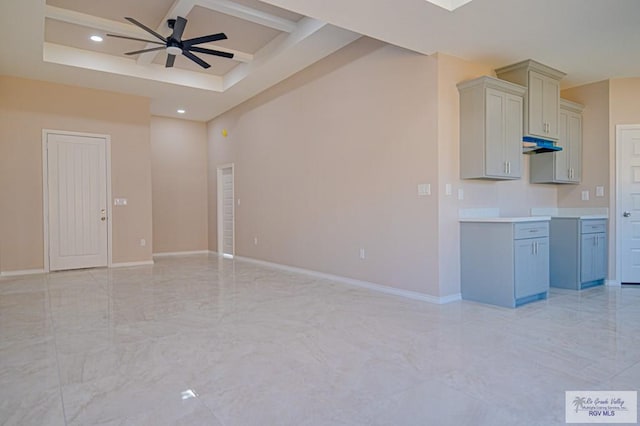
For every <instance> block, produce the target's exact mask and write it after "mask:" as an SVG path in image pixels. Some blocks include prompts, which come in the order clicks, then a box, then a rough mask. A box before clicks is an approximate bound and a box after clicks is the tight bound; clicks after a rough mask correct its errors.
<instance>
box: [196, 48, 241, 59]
mask: <svg viewBox="0 0 640 426" xmlns="http://www.w3.org/2000/svg"><path fill="white" fill-rule="evenodd" d="M185 49H186V48H185ZM188 49H189V50H190V51H192V52H198V53H206V54H208V55H216V56H221V57H223V58H233V53H229V52H221V51H220V50H212V49H205V48H204V47H197V46H193V47H189V48H188Z"/></svg>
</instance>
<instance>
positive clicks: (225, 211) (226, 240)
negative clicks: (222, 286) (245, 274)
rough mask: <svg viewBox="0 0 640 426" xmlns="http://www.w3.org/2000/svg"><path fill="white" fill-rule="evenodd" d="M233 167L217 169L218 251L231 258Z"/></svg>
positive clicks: (232, 244)
mask: <svg viewBox="0 0 640 426" xmlns="http://www.w3.org/2000/svg"><path fill="white" fill-rule="evenodd" d="M234 222H235V218H234V194H233V166H226V167H221V168H218V250H220V251H221V253H222V255H223V256H226V257H233V255H234V251H235V247H234Z"/></svg>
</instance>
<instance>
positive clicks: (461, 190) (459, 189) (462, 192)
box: [458, 188, 464, 200]
mask: <svg viewBox="0 0 640 426" xmlns="http://www.w3.org/2000/svg"><path fill="white" fill-rule="evenodd" d="M458 200H464V190H463V189H462V188H458Z"/></svg>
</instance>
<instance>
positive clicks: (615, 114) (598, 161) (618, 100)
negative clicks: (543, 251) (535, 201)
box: [558, 78, 640, 279]
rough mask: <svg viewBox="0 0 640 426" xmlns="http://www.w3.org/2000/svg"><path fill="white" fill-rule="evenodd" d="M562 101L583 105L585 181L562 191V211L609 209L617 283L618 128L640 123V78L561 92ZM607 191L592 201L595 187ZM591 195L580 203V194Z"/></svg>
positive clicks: (611, 268)
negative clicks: (566, 209) (586, 190)
mask: <svg viewBox="0 0 640 426" xmlns="http://www.w3.org/2000/svg"><path fill="white" fill-rule="evenodd" d="M562 97H564V98H566V99H569V100H573V101H576V102H579V103H582V104H584V105H585V106H586V107H585V110H584V114H583V119H584V121H583V133H584V135H583V158H582V160H583V181H582V183H581V184H580V185H577V186H572V187H561V188H560V190H559V194H558V204H559V207H583V206H584V207H608V208H609V235H610V238H609V260H610V261H609V279H616V271H615V267H616V262H615V259H616V244H617V242H616V235H615V230H616V218H617V213H616V199H615V191H616V187H615V185H616V126H617V125H619V124H639V123H640V103H639V102H638V101H637V99H638V97H640V78H624V79H613V80H607V81H601V82H598V83H593V84H588V85H584V86H580V87H575V88H571V89H568V90H564V91H563V92H562ZM596 185H602V186H604V187H605V197H602V198H599V197H595V198H594V197H593V195H594V193H595V186H596ZM584 189H588V190H589V191H590V192H591V196H592V197H591V200H590V201H586V202H585V201H579V197H580V191H581V190H584Z"/></svg>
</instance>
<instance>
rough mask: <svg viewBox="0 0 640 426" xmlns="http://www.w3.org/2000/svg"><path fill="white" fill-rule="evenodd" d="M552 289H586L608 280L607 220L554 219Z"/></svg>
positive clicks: (552, 231) (552, 221) (552, 228)
mask: <svg viewBox="0 0 640 426" xmlns="http://www.w3.org/2000/svg"><path fill="white" fill-rule="evenodd" d="M550 229H551V231H550V232H551V238H550V244H551V246H550V250H551V251H550V255H551V286H552V287H559V288H567V289H572V290H582V289H584V288H588V287H593V286H596V285H600V284H604V280H605V279H606V277H607V265H608V262H607V220H606V219H584V218H553V219H551V228H550Z"/></svg>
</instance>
